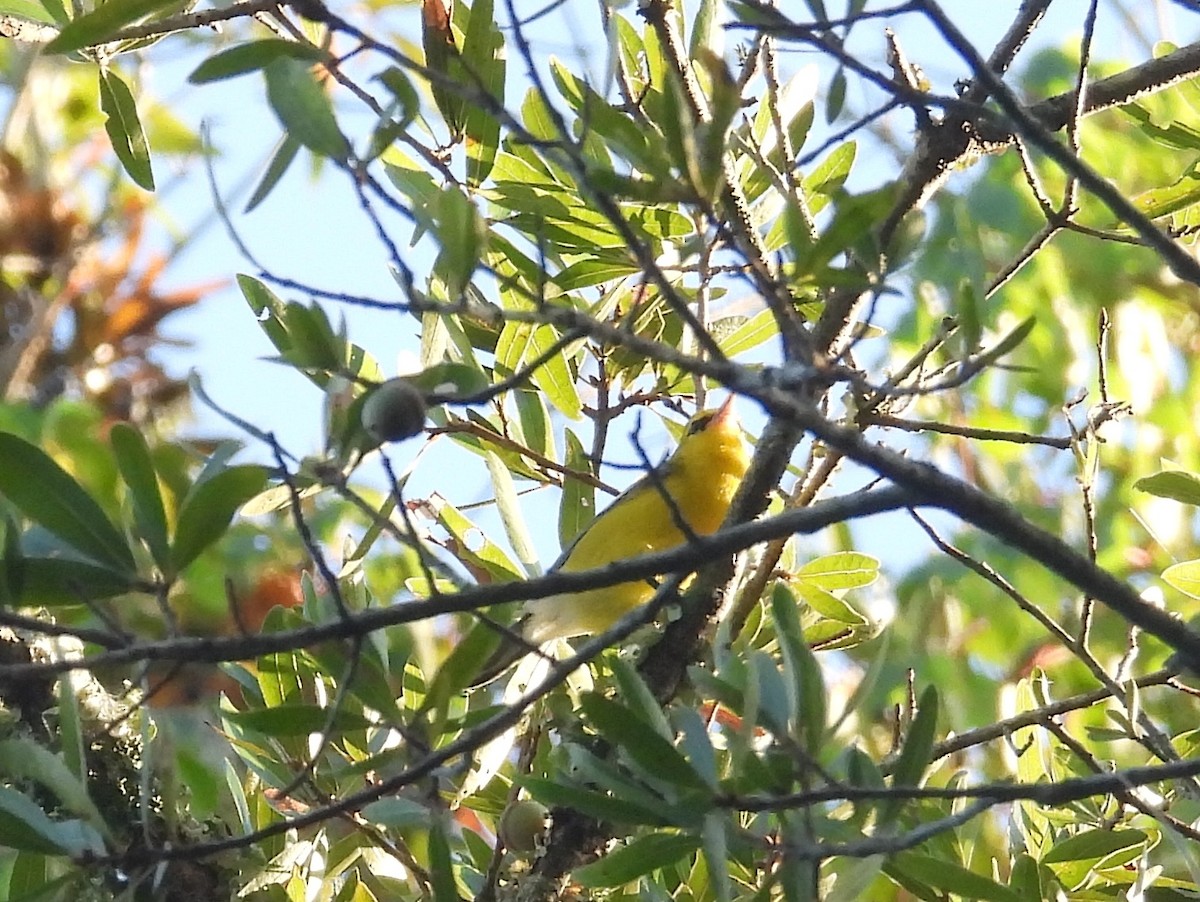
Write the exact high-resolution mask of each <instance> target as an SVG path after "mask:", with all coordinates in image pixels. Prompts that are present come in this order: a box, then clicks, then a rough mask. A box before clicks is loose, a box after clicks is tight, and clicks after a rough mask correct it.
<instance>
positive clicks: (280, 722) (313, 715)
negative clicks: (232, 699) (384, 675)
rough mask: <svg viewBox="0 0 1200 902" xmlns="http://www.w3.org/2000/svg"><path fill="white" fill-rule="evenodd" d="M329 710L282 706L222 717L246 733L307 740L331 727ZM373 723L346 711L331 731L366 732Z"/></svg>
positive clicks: (339, 716)
mask: <svg viewBox="0 0 1200 902" xmlns="http://www.w3.org/2000/svg"><path fill="white" fill-rule="evenodd" d="M330 713H331V712H330V710H329V709H328V708H322V707H321V706H319V705H296V704H288V705H280V706H278V707H275V708H256V709H252V710H249V711H225V712H223V714H222V716H223V717H224V718H225V720H227V721H229V722H230V723H233V724H237V725H238V726H239V727H241V728H242V729H245V730H254V731H256V732H259V733H263V734H265V735H267V736H274V737H279V736H307V735H308V734H309V733H315V732H317V731H319V730H323V729H325V728H326V727H327V726H328V725H329V720H330ZM370 726H371V721H369V720H367V719H366V718H365V717H363V716H362V715H361V714H356V713H354V712H353V711H347V710H345V708H344V707H343V709H342V710H340V711H338V712H337V715H336V716H335V717H334V718H333V725H332V729H334V730H335V731H338V732H348V731H350V730H365V729H367V728H368V727H370Z"/></svg>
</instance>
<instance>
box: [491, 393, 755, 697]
mask: <svg viewBox="0 0 1200 902" xmlns="http://www.w3.org/2000/svg"><path fill="white" fill-rule="evenodd" d="M749 464H750V450H749V448H748V447H747V445H746V440H745V438H744V437H743V435H742V428H741V426H740V424H739V423H738V419H737V414H736V413H734V410H733V397H732V396H731V397H730V398H729V400H727V401H726V402H725V403H724V404H723V405H721V407H720V409H718V410H704V411H701V412H700V413H698V414H696V415H695V416H694V417H692V419H691V420H690V421H689V422H688V424H687V430H686V431H685V432H684V434H683V438H682V439H681V440H680V442H679V447H678V448H676V449H675V453H674V454H672V455H671V456H670V457H669V458H668V459H667V460H666V461H665V462H664V463H663V464H661V465H660V466H659V467H657V468H655V470H654V472H653V473H651V474H648V475H647V476H644V477H643V478H642V479H640V480H638V481H637V482H636V483H634V484H633V485H632V486H630V487H629V488H628V489H627V490H626V491H625V492H624V493H623V494H622V495H621V496H620V497H619V498H617V500H616V501H614V502H613V503H612V504H611V505H610V506H609V507H608V508H606V509H605V510H604V511H603V512H602V513H600V514H599V515H597V517H596V519H595V520H593V521H592V522H591V523H590V524H588V526H587V527H586V528H585V529H584V530H583V532H581V533H580V534H579V536H578V537H577V538H576V539H575V541H574V542H573V543H571V545H570V547H568V548H567V549H566V550H565V551H563V553H562V555H561V556H560V557H559V559H558V560H557V561H556V562H555V564H554V566H553V567H552V568H551V569H552V570H566V571H570V572H575V571H581V570H592V569H595V568H597V567H603V566H604V565H605V564H609V563H612V562H613V561H621V560H625V559H626V558H633V557H637V556H638V555H643V554H650V553H653V552H656V551H666V550H668V549H670V548H677V547H679V546H680V545H683V544H685V543H686V542H687V533H685V532H684V531H683V530H681V529H680V526H679V522H680V520H682V522H683V523H686V524H687V527H688V529H689V530H690V531H691V533H693V534H695V535H708V534H709V533H713V532H715V531H716V530H717V528H718V527H719V526H720V525H721V522H722V521H723V520H724V519H725V514H726V512H727V511H728V510H729V502H730V501H732V500H733V496H734V493H735V492H736V491H737V488H738V485H739V484H740V483H741V480H742V477H743V476H744V475H745V473H746V468H747V467H748V466H749ZM668 498H669V499H670V500H668ZM653 594H654V587H653V586H652V585H651V584H650V583H648V582H645V581H640V580H639V581H637V582H628V583H621V584H619V585H616V586H608V587H606V588H603V589H589V590H586V591H583V592H570V593H564V594H562V595H552V596H549V597H547V598H540V599H535V600H533V601H528V602H526V603H525V610H524V613H523V614H522V616H521V618H520V619H519V620H518V621H517V623H516V624H515V625H514V627H513V629H514V630H515V631H516V632H518V633H519V634H520V635H521V637H522V638H523V639H524V640H525V642H526V643H527V644H526V645H525V646H524V647H522V645H521V644H519V643H517V642H512V641H507V642H505V643H504V644H503V645H502V646H501V647H500V648H499V649H498V650H497V651H496V653H495V654H494V655H493V656H492V657H491V659H490V660H489V661H488V662H487V663H486V664H484V666H483V668H482V670H481V672H480V674H479V676H478V677H477V678H476V680H475V685H480V684H482V683H485V682H487V681H488V680H490V679H492V678H493V677H495V676H497V675H498V674H500V673H501V672H503V671H504V670H505V669H507V668H508V667H509V665H511V664H513V663H514V662H515V661H517V659H519V658H520V657H521V656H522V655H523V654H525V653H526V652H527V651H528V650H529V646H539V645H542V644H543V643H545V642H549V641H551V640H553V639H565V638H568V637H571V636H579V635H583V634H586V633H599V632H603V631H604V630H606V629H608V628H609V627H611V626H612V625H613V624H614V623H616V622H617V621H618V620H619V619H621V617H623V616H624V615H625V614H628V613H629V612H630V611H632V610H633V609H634V608H636V607H638V606H639V605H642V604H645V603H646V602H647V601H649V600H650V598H651V597H652V596H653Z"/></svg>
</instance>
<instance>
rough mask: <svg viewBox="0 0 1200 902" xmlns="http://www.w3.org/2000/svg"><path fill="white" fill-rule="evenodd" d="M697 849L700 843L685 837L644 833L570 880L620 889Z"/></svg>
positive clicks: (587, 884) (574, 873)
mask: <svg viewBox="0 0 1200 902" xmlns="http://www.w3.org/2000/svg"><path fill="white" fill-rule="evenodd" d="M698 848H700V840H699V839H698V838H697V837H695V836H692V835H689V834H686V833H648V834H646V835H645V836H639V837H638V838H637V839H635V840H633V841H632V842H630V843H628V844H627V845H625V846H623V847H621V848H619V849H617V850H616V851H615V852H609V853H608V854H607V855H605V856H604V857H603V858H601V859H600V860H599V861H596V862H593V863H592V864H589V865H585V866H584V867H581V868H577V869H576V870H575V871H574V872H573V873H572V877H573V878H574V879H575V880H577V881H579V882H580V883H582V884H583V885H584V886H586V887H605V886H620V885H621V884H623V883H629V882H630V881H631V880H636V879H637V878H638V877H641V876H642V875H643V874H649V873H650V872H651V871H657V870H658V869H659V868H665V867H668V866H670V865H672V864H674V863H675V862H677V861H679V859H681V858H683V857H684V856H685V855H689V854H691V853H692V852H695V851H696V850H697V849H698Z"/></svg>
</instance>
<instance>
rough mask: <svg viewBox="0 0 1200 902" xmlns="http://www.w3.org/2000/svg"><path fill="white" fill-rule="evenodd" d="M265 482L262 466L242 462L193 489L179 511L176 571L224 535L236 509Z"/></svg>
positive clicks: (174, 552)
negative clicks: (241, 464) (240, 464)
mask: <svg viewBox="0 0 1200 902" xmlns="http://www.w3.org/2000/svg"><path fill="white" fill-rule="evenodd" d="M266 482H267V470H266V468H265V467H260V466H256V465H244V466H237V467H230V468H229V469H227V470H224V471H222V472H220V473H217V474H216V475H214V476H211V477H210V478H208V479H206V480H205V481H204V482H202V483H199V484H198V485H197V486H196V487H195V488H194V489H192V492H191V494H189V495H188V497H187V498H186V499H185V500H184V502H183V507H182V508H181V509H180V511H179V524H178V526H177V527H176V529H175V543H174V545H173V546H172V548H171V563H172V564H173V566H174V568H175V572H177V573H178V572H179V571H181V570H183V568H184V567H186V566H187V565H188V564H190V563H191V562H192V561H194V560H195V559H196V558H197V557H199V556H200V554H201V553H202V552H203V551H204V549H206V548H208V546H210V545H211V544H212V543H213V542H215V541H217V539H219V538H220V537H221V536H222V535H224V534H225V531H226V530H227V529H228V528H229V524H230V523H231V522H233V516H234V514H235V513H237V510H238V508H239V507H241V506H242V505H243V504H245V503H246V502H247V501H249V500H250V499H251V498H253V497H254V496H255V495H257V494H258V493H259V492H261V491H262V489H263V486H264V485H266Z"/></svg>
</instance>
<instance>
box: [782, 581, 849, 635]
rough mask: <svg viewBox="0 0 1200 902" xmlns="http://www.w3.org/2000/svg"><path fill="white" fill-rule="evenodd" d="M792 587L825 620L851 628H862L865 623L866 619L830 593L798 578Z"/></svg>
mask: <svg viewBox="0 0 1200 902" xmlns="http://www.w3.org/2000/svg"><path fill="white" fill-rule="evenodd" d="M792 587H793V588H794V589H795V590H796V593H797V594H798V595H799V596H800V597H801V598H802V599H804V603H805V604H807V605H808V606H809V607H810V608H812V609H813V610H814V611H816V612H817V613H818V614H820V615H821V616H822V617H824V618H825V619H827V620H833V621H835V622H837V623H846V624H849V625H850V626H852V627H859V626H864V625H866V623H867V618H866V617H864V616H863V615H862V614H860V613H859V612H858V611H856V610H855V609H854V608H853V607H851V606H850V605H849V604H847V603H846V602H845V601H843V600H842V599H840V598H838V597H837V596H836V595H834V594H833V593H831V592H826V591H825V590H824V589H821V588H818V587H817V586H814V585H812V584H810V583H808V582H806V581H804V580H803V579H800V578H798V579H796V580H794V581H793V582H792Z"/></svg>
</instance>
